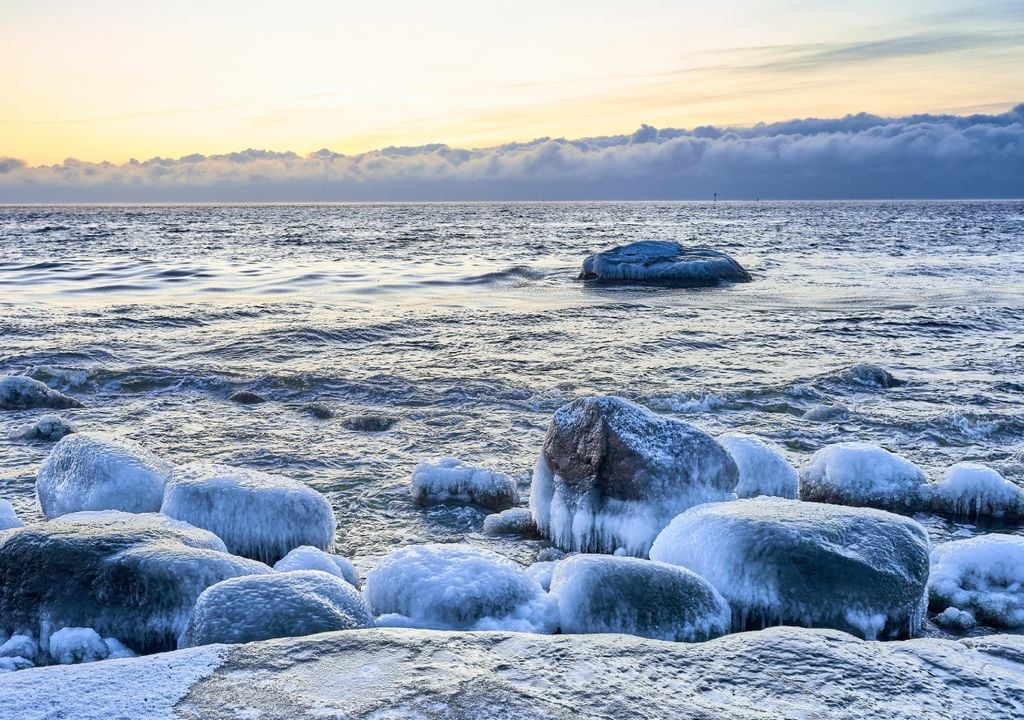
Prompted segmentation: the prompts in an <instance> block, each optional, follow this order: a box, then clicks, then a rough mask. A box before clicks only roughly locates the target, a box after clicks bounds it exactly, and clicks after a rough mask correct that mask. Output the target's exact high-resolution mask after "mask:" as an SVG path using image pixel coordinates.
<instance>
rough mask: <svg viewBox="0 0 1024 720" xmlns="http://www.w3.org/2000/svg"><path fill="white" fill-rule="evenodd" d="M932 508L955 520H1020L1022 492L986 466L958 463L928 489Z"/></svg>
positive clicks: (1021, 514) (1023, 508)
mask: <svg viewBox="0 0 1024 720" xmlns="http://www.w3.org/2000/svg"><path fill="white" fill-rule="evenodd" d="M932 509H933V510H935V511H937V512H941V513H945V514H947V515H952V516H953V517H955V518H959V517H964V518H977V517H980V516H991V517H997V518H1006V519H1012V520H1016V519H1019V518H1021V517H1024V490H1022V489H1021V488H1020V487H1018V486H1017V485H1015V484H1014V483H1012V482H1010V481H1009V480H1007V479H1006V478H1004V477H1003V476H1002V475H1000V474H999V473H997V472H996V471H995V470H993V469H992V468H990V467H986V466H984V465H978V464H976V463H958V464H956V465H954V466H952V467H951V468H949V470H947V471H946V474H945V476H944V477H943V479H942V480H940V481H939V482H937V483H935V485H934V486H932Z"/></svg>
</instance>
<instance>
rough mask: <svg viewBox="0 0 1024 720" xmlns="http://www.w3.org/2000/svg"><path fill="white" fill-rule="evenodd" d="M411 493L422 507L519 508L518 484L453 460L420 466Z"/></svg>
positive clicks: (495, 473)
mask: <svg viewBox="0 0 1024 720" xmlns="http://www.w3.org/2000/svg"><path fill="white" fill-rule="evenodd" d="M409 492H410V493H411V494H412V500H413V502H414V503H416V504H417V505H421V506H426V505H434V504H437V503H447V502H456V503H471V504H473V505H479V506H480V507H484V508H487V509H488V510H498V511H500V510H505V509H507V508H510V507H512V506H513V505H515V503H516V498H517V494H516V483H515V481H514V480H512V478H510V477H509V476H508V475H504V474H502V473H499V472H494V471H493V470H488V469H487V468H482V467H476V466H474V465H468V464H466V463H464V462H462V461H461V460H458V459H456V458H450V457H446V458H441V459H440V460H438V461H436V462H424V463H420V464H419V465H417V466H416V467H415V469H413V471H412V485H411V486H410V487H409Z"/></svg>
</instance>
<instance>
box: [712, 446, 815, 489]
mask: <svg viewBox="0 0 1024 720" xmlns="http://www.w3.org/2000/svg"><path fill="white" fill-rule="evenodd" d="M718 442H720V443H721V444H722V445H723V447H725V449H726V450H728V451H729V454H730V455H732V459H733V460H735V461H736V467H737V468H739V472H740V481H739V483H737V485H736V495H737V496H738V497H741V498H750V497H757V496H758V495H773V496H776V497H783V498H789V499H793V498H795V497H796V489H797V472H796V468H794V467H793V466H792V465H790V464H789V461H788V460H786V458H785V456H783V454H782V451H781V450H779V449H778V448H777V447H772V446H771V445H769V444H768V443H766V442H765V441H763V440H761V439H760V438H756V437H754V436H753V435H745V434H743V433H726V434H724V435H720V436H719V438H718Z"/></svg>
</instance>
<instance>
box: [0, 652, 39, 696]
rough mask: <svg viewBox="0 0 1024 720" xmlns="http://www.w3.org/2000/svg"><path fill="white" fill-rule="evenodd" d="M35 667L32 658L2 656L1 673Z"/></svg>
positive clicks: (0, 662)
mask: <svg viewBox="0 0 1024 720" xmlns="http://www.w3.org/2000/svg"><path fill="white" fill-rule="evenodd" d="M34 667H35V665H34V664H33V663H32V661H31V660H28V659H26V658H23V657H21V656H20V655H18V656H15V657H0V673H9V672H17V671H18V670H28V669H29V668H34ZM5 699H6V698H5ZM5 704H7V703H5Z"/></svg>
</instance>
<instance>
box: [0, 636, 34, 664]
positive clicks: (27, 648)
mask: <svg viewBox="0 0 1024 720" xmlns="http://www.w3.org/2000/svg"><path fill="white" fill-rule="evenodd" d="M38 654H39V643H37V642H36V640H35V638H34V637H32V636H31V635H25V634H23V633H16V634H14V635H11V636H10V637H9V638H7V640H5V641H4V642H3V643H2V644H0V657H6V658H15V657H23V658H25V659H26V660H30V661H34V660H35V658H36V656H37V655H38Z"/></svg>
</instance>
